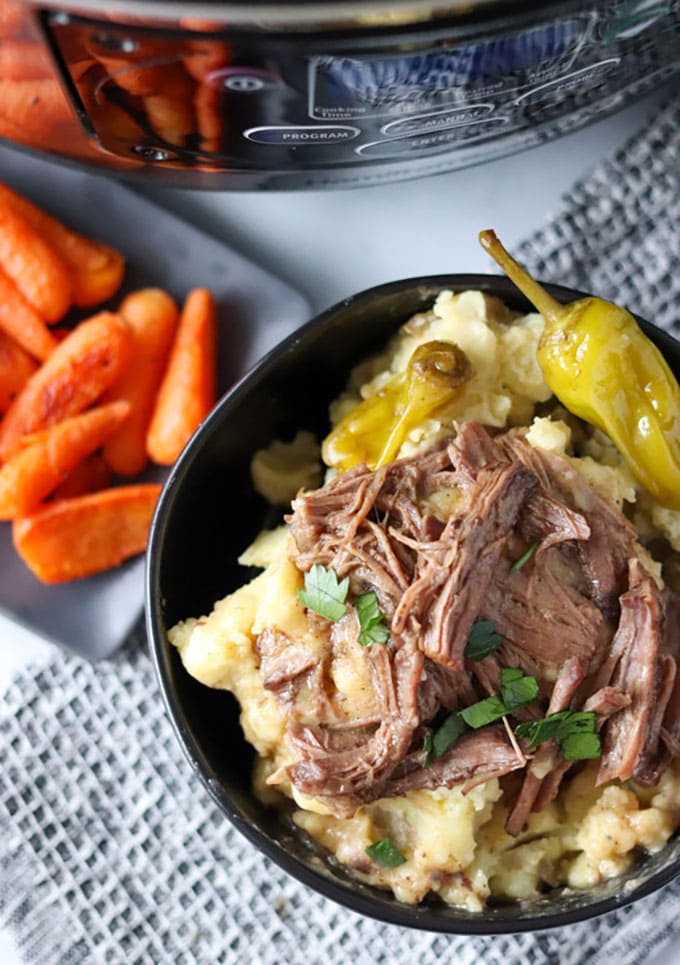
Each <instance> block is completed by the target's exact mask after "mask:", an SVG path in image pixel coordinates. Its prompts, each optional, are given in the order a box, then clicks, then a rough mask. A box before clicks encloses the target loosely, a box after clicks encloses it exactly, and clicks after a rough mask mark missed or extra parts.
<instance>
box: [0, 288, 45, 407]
mask: <svg viewBox="0 0 680 965" xmlns="http://www.w3.org/2000/svg"><path fill="white" fill-rule="evenodd" d="M1 297H2V296H0V298H1ZM0 304H1V302H0ZM0 311H1V308H0ZM37 367H38V366H37V365H36V363H35V362H34V361H33V359H32V358H31V356H30V355H29V354H28V352H26V351H24V349H23V348H22V347H21V346H20V345H19V343H18V342H16V341H15V340H14V339H13V338H10V336H9V335H7V334H6V333H5V332H3V331H0V414H1V413H3V412H6V411H7V409H8V408H9V406H10V403H11V402H12V399H14V397H15V396H16V395H18V394H19V392H20V391H21V390H22V389H23V387H24V385H25V384H26V382H28V380H29V378H30V377H31V376H32V375H33V373H34V372H35V370H36V369H37Z"/></svg>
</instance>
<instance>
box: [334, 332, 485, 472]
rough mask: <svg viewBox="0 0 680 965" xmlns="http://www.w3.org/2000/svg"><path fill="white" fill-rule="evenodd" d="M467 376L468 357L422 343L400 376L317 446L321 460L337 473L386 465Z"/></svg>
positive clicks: (440, 345)
mask: <svg viewBox="0 0 680 965" xmlns="http://www.w3.org/2000/svg"><path fill="white" fill-rule="evenodd" d="M471 376H472V367H471V365H470V362H469V360H468V357H467V355H466V354H465V353H464V352H463V350H462V349H460V348H458V346H457V345H454V344H453V343H451V342H442V341H432V342H424V343H423V344H422V345H419V346H418V348H416V349H415V351H414V352H413V354H412V355H411V358H410V359H409V362H408V365H407V367H406V369H405V370H404V371H403V372H399V373H398V374H396V375H393V376H392V378H391V379H390V380H389V382H387V384H386V385H385V386H383V388H382V389H380V390H379V391H378V392H377V393H376V394H375V395H374V396H371V397H370V398H368V399H364V400H363V402H360V403H359V404H358V405H357V406H355V407H354V408H353V409H352V410H351V411H350V412H348V413H347V415H346V416H345V417H344V418H343V419H341V421H340V422H339V423H338V424H337V425H336V426H335V428H334V429H333V430H332V432H331V433H330V434H329V435H328V436H327V437H326V439H325V440H324V442H323V445H322V450H321V451H322V455H323V459H324V462H325V463H326V465H328V466H333V467H335V468H336V469H340V470H345V469H351V467H352V466H356V465H358V464H359V463H360V462H365V463H366V464H367V465H368V466H369V467H370V468H371V469H377V468H378V467H379V466H382V465H384V464H385V463H387V462H390V460H392V459H394V458H395V456H396V455H397V453H398V452H399V449H400V448H401V445H402V443H403V442H404V440H405V438H406V436H407V435H408V433H409V432H410V431H411V429H413V428H414V427H415V426H417V425H418V423H420V422H422V421H423V420H424V419H427V418H430V417H431V416H433V415H435V414H436V413H437V412H438V411H439V410H440V409H442V408H444V407H445V406H446V405H448V404H449V403H450V402H452V401H453V399H455V397H456V395H457V394H458V392H459V390H460V387H461V386H462V385H463V384H464V383H465V382H467V381H468V379H470V377H471Z"/></svg>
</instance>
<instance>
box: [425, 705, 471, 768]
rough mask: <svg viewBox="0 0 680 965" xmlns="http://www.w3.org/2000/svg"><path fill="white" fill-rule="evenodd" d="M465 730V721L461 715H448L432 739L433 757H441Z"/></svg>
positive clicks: (456, 713)
mask: <svg viewBox="0 0 680 965" xmlns="http://www.w3.org/2000/svg"><path fill="white" fill-rule="evenodd" d="M465 730H466V727H465V721H464V720H463V718H462V716H461V714H459V713H458V712H455V713H453V714H449V716H448V717H447V718H446V720H445V721H444V723H443V724H442V725H441V727H440V728H439V730H438V731H437V732H436V733H435V734H434V736H433V738H432V754H433V756H434V757H441V756H442V754H445V753H446V752H447V751H448V749H449V748H450V747H453V745H454V744H455V743H456V741H457V740H458V738H459V737H460V736H461V735H462V733H463V732H464V731H465Z"/></svg>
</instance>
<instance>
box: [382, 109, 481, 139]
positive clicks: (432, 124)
mask: <svg viewBox="0 0 680 965" xmlns="http://www.w3.org/2000/svg"><path fill="white" fill-rule="evenodd" d="M494 109H495V108H494V105H493V104H466V105H464V106H461V107H452V108H448V109H447V110H445V111H431V112H430V113H428V114H414V115H411V116H410V117H400V118H399V120H398V121H390V123H389V124H385V125H383V127H381V128H380V133H381V134H388V135H390V136H391V137H392V136H395V135H397V134H400V135H402V134H425V133H427V131H444V130H447V129H448V128H450V127H465V126H466V125H467V124H474V123H475V121H479V120H481V119H483V118H485V117H488V115H489V114H492V113H493V111H494Z"/></svg>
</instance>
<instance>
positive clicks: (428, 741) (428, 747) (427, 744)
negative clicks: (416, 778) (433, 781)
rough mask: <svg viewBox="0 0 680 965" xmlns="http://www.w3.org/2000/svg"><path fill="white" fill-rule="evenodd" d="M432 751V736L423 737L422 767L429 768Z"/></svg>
mask: <svg viewBox="0 0 680 965" xmlns="http://www.w3.org/2000/svg"><path fill="white" fill-rule="evenodd" d="M433 750H434V741H433V737H432V734H425V736H424V737H423V753H424V754H425V759H424V760H423V767H429V766H430V764H431V763H432V751H433Z"/></svg>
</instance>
